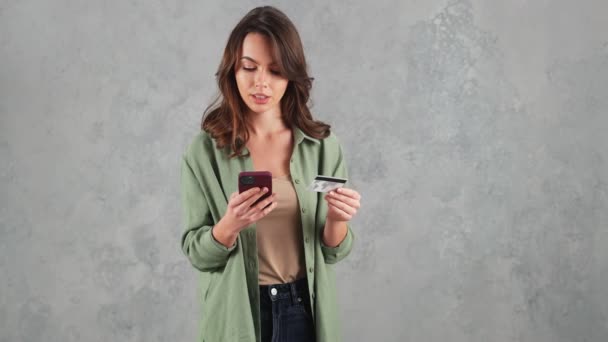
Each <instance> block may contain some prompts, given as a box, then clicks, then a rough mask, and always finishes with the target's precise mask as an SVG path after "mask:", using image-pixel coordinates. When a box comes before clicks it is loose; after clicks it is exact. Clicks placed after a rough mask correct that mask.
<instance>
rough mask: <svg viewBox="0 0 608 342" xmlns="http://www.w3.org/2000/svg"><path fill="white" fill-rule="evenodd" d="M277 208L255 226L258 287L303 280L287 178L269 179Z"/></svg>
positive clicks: (291, 191)
mask: <svg viewBox="0 0 608 342" xmlns="http://www.w3.org/2000/svg"><path fill="white" fill-rule="evenodd" d="M272 191H273V192H276V193H277V198H276V201H277V207H276V208H274V210H273V211H271V212H270V213H269V214H268V215H266V216H265V217H263V218H262V219H260V220H258V221H257V223H256V236H257V244H258V260H259V273H258V280H259V283H260V285H271V284H283V283H290V282H293V281H295V280H298V279H301V278H303V277H304V276H306V265H305V261H304V246H303V244H302V228H301V227H302V223H301V221H300V211H299V206H298V197H297V195H296V192H295V189H294V187H293V184H292V183H291V176H290V175H285V176H282V177H273V178H272Z"/></svg>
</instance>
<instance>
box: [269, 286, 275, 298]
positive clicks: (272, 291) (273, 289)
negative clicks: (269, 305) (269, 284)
mask: <svg viewBox="0 0 608 342" xmlns="http://www.w3.org/2000/svg"><path fill="white" fill-rule="evenodd" d="M270 294H271V295H273V296H276V295H277V289H275V288H274V287H273V288H272V289H270Z"/></svg>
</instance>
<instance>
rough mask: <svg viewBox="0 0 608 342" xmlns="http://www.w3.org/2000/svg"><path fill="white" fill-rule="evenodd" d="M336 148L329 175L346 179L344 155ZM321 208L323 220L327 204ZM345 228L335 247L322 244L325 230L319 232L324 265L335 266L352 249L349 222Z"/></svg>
mask: <svg viewBox="0 0 608 342" xmlns="http://www.w3.org/2000/svg"><path fill="white" fill-rule="evenodd" d="M336 141H337V140H336ZM336 146H337V152H336V153H335V155H337V158H335V161H334V163H333V165H334V166H333V170H332V171H331V175H332V176H334V177H339V178H346V179H348V168H347V165H346V161H345V160H344V153H343V151H342V146H340V144H339V143H337V145H336ZM321 200H323V201H325V199H323V197H322V196H321ZM323 207H324V208H325V213H324V218H325V217H326V215H327V209H326V208H327V203H325V204H324V206H323ZM346 226H347V232H346V236H345V237H344V240H342V241H341V242H340V244H339V245H337V246H335V247H329V246H327V245H326V244H325V243H324V242H323V229H325V228H323V229H322V230H321V236H320V241H321V251H322V252H323V257H324V258H325V263H327V264H335V263H337V262H339V261H340V260H342V259H344V258H345V257H346V256H348V254H350V252H351V250H352V248H353V243H354V240H355V235H354V233H353V231H352V229H351V224H350V222H347V224H346ZM323 227H325V224H323Z"/></svg>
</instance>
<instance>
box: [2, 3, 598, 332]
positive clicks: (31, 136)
mask: <svg viewBox="0 0 608 342" xmlns="http://www.w3.org/2000/svg"><path fill="white" fill-rule="evenodd" d="M256 4H261V2H259V1H231V2H229V3H226V2H220V1H214V2H209V1H154V2H151V1H104V2H101V1H94V2H86V1H81V2H78V1H65V0H62V1H59V0H57V1H1V2H0V28H1V29H0V54H1V55H0V56H1V58H0V61H1V63H0V114H1V128H0V132H1V138H0V157H1V160H2V163H1V166H0V183H1V186H2V190H1V193H2V196H1V201H2V202H1V209H0V210H1V212H0V215H1V216H0V217H1V219H0V279H1V280H0V342H9V341H10V342H12V341H58V342H59V341H61V342H70V341H87V342H89V341H152V340H154V341H194V340H195V339H196V336H197V333H198V325H197V320H198V316H199V307H198V304H197V293H196V289H197V283H196V279H197V278H196V272H195V270H194V269H193V268H192V267H191V266H190V265H189V264H188V262H187V260H186V259H185V257H184V256H183V255H182V254H181V250H180V249H179V240H178V239H179V235H180V234H181V230H182V228H181V222H180V221H181V212H180V202H179V157H180V156H181V153H182V152H183V150H184V148H185V146H186V145H187V144H188V142H189V141H190V140H191V139H192V137H193V136H194V134H196V132H197V131H198V124H199V120H200V116H201V113H202V110H203V108H204V107H205V106H206V105H207V104H208V103H209V101H210V100H211V99H212V98H213V96H214V94H215V91H216V88H215V82H214V77H213V73H214V72H215V69H216V67H217V65H218V63H219V59H220V56H221V53H222V49H223V46H224V43H225V41H226V39H227V37H228V33H229V31H230V30H231V29H232V27H233V26H234V25H235V24H236V22H237V21H238V20H239V18H240V17H241V16H242V15H244V14H245V13H246V12H247V11H248V10H249V9H251V8H252V7H253V6H254V5H256ZM275 4H276V5H277V6H278V7H279V8H281V9H282V10H284V11H285V12H286V13H287V14H288V15H289V16H290V17H291V18H292V19H293V21H294V22H295V23H296V25H297V27H298V29H299V31H300V33H301V36H302V39H303V41H304V44H305V49H306V53H307V57H308V60H309V64H310V70H311V74H312V75H313V76H314V77H315V78H316V80H315V84H314V91H313V99H314V107H313V111H314V113H315V114H316V116H317V117H318V118H320V119H323V120H326V121H328V122H330V123H331V124H333V125H334V130H335V132H336V133H337V134H338V136H339V137H340V138H341V141H342V142H343V145H344V148H345V151H346V155H347V157H348V163H349V166H350V171H351V178H352V186H354V187H356V188H357V189H358V190H359V191H360V192H361V193H362V195H363V202H362V203H363V208H362V210H361V211H360V213H359V215H358V216H357V217H356V219H355V221H354V223H353V224H354V227H355V232H356V234H357V237H358V239H357V241H356V246H355V249H354V250H353V253H352V255H351V256H350V257H349V258H348V259H346V260H345V261H344V262H343V263H341V264H338V265H337V266H336V268H337V271H338V287H339V292H340V298H339V299H340V306H341V308H340V310H341V313H342V318H343V327H344V337H345V341H448V340H449V341H459V342H465V341H466V342H469V341H480V342H482V341H483V342H485V341H534V342H557V341H564V342H566V341H590V342H591V341H594V342H603V341H607V340H608V293H607V290H606V285H607V284H608V248H607V246H608V135H607V134H606V130H607V129H608V96H607V95H608V21H607V20H606V14H607V13H608V3H607V2H606V1H604V0H597V1H591V0H587V1H568V0H555V1H522V0H518V1H481V0H476V1H467V0H457V1H448V0H442V1H435V0H433V1H413V0H410V1H396V0H392V1H375V2H374V3H373V4H372V2H362V1H360V2H357V3H350V2H347V1H340V2H332V3H329V2H326V1H312V2H310V1H309V2H291V1H282V2H276V3H275Z"/></svg>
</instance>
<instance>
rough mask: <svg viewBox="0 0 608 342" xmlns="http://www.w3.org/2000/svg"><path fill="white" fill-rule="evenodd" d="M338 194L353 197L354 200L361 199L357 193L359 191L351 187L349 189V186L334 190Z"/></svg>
mask: <svg viewBox="0 0 608 342" xmlns="http://www.w3.org/2000/svg"><path fill="white" fill-rule="evenodd" d="M336 191H337V192H338V193H339V194H342V195H345V196H348V197H350V198H354V199H356V200H360V199H361V195H359V193H358V192H357V191H355V190H353V189H349V188H338V189H337V190H336Z"/></svg>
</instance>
